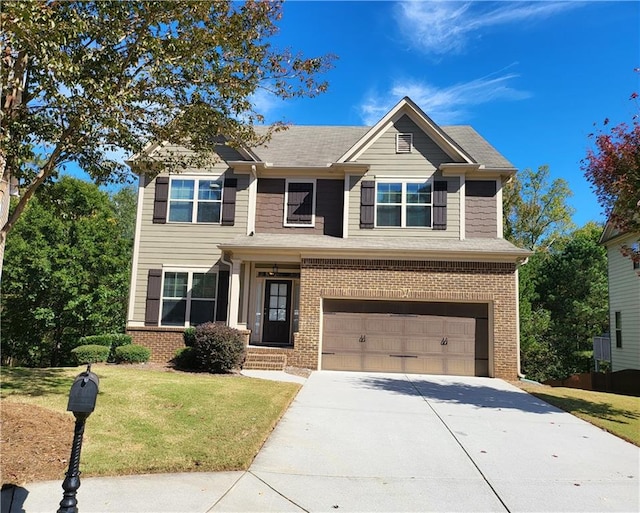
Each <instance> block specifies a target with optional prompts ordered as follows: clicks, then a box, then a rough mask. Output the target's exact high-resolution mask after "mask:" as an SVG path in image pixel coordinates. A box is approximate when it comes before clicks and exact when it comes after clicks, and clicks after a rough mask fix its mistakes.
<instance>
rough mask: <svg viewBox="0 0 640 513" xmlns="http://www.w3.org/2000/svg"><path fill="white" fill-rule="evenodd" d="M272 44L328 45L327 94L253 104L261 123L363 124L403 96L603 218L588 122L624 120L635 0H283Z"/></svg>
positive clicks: (631, 108) (639, 10)
mask: <svg viewBox="0 0 640 513" xmlns="http://www.w3.org/2000/svg"><path fill="white" fill-rule="evenodd" d="M280 27H281V30H280V33H279V35H278V37H277V39H276V41H275V44H276V45H278V46H280V47H284V46H289V47H291V48H292V49H295V50H300V51H302V52H304V53H305V54H307V55H309V56H311V55H318V54H325V53H333V54H336V55H337V56H338V60H337V61H336V63H335V68H334V69H333V70H332V71H330V72H329V73H328V74H327V79H328V80H329V82H330V87H329V91H328V92H327V93H326V94H324V95H321V96H319V97H317V98H314V99H304V100H296V101H289V102H287V103H284V102H280V101H274V100H273V99H272V98H269V97H267V96H259V97H258V98H257V101H258V102H259V105H260V106H261V107H262V108H263V110H264V111H265V112H266V113H267V119H268V120H272V121H273V120H276V119H284V120H285V121H287V122H290V123H293V124H302V125H362V124H373V123H375V122H376V121H377V120H378V119H379V118H380V117H382V116H383V115H384V114H385V113H386V112H387V111H388V110H389V109H390V108H391V107H393V105H395V104H396V103H397V102H398V101H399V100H400V99H401V98H402V97H403V96H405V95H408V96H410V97H411V98H412V99H413V100H414V101H416V102H417V103H418V104H419V105H420V106H421V107H422V109H423V110H424V111H425V112H426V113H427V114H428V115H429V116H430V117H431V118H433V119H434V121H436V122H437V123H438V124H443V125H448V124H469V125H472V126H473V127H474V128H475V129H476V130H477V131H478V132H479V133H480V134H482V135H483V136H484V137H485V138H486V139H487V140H488V141H489V142H490V143H491V144H492V145H493V146H495V147H496V148H497V149H498V150H499V151H500V152H502V153H503V154H504V155H505V156H506V157H507V158H508V159H509V160H510V161H511V162H512V163H513V164H514V165H515V166H516V167H517V168H519V169H524V168H533V169H537V168H538V167H539V166H541V165H543V164H548V165H549V167H550V170H551V174H552V177H553V178H556V177H562V178H564V179H565V180H567V181H568V183H569V186H570V187H571V189H572V191H573V192H574V197H573V198H571V199H570V204H571V205H572V206H573V207H574V208H575V209H576V214H575V215H574V222H575V223H576V224H577V225H578V226H581V225H582V224H584V223H585V222H587V221H589V220H598V221H602V220H603V218H602V215H601V212H600V207H599V206H598V204H597V202H596V199H595V196H594V194H593V193H592V192H591V190H590V187H589V185H588V183H587V182H586V180H585V179H584V177H583V173H582V171H581V170H580V160H581V159H583V158H584V156H585V154H586V150H587V148H588V147H589V145H590V144H591V143H590V139H589V137H588V135H589V134H590V133H592V132H593V130H594V123H602V121H603V120H604V119H605V118H609V119H610V120H611V122H612V123H618V122H622V121H626V122H630V121H631V119H632V116H633V115H635V114H638V113H640V107H639V105H638V104H637V103H634V102H632V101H630V100H629V97H630V95H631V93H632V92H634V91H638V92H640V85H639V83H640V73H634V71H633V70H634V68H637V67H640V3H639V2H547V1H536V2H455V3H449V2H424V1H415V2H387V1H384V2H383V1H378V2H364V1H361V2H359V1H356V2H341V1H332V2H328V1H324V2H319V1H318V2H310V1H295V0H294V1H289V2H287V3H285V6H284V13H283V18H282V20H281V22H280Z"/></svg>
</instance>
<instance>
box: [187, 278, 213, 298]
mask: <svg viewBox="0 0 640 513" xmlns="http://www.w3.org/2000/svg"><path fill="white" fill-rule="evenodd" d="M216 277H217V275H216V274H214V273H193V290H192V291H191V297H195V298H200V297H202V298H215V297H216Z"/></svg>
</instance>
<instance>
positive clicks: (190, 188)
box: [169, 178, 223, 223]
mask: <svg viewBox="0 0 640 513" xmlns="http://www.w3.org/2000/svg"><path fill="white" fill-rule="evenodd" d="M222 189H223V182H222V180H211V179H204V178H201V179H183V178H175V179H172V180H171V184H170V188H169V222H171V223H219V222H220V216H221V212H222Z"/></svg>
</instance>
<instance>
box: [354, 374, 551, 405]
mask: <svg viewBox="0 0 640 513" xmlns="http://www.w3.org/2000/svg"><path fill="white" fill-rule="evenodd" d="M475 379H477V381H475V380H474V382H468V383H465V382H462V381H453V380H452V381H446V382H439V381H440V380H441V376H438V377H437V379H434V380H433V381H431V380H428V379H427V378H424V377H422V376H421V377H417V376H415V377H413V376H412V377H408V376H405V375H402V378H400V377H398V378H391V377H387V376H380V377H374V376H370V377H367V378H363V379H360V380H359V382H360V384H361V386H363V387H366V388H372V389H381V390H387V391H389V392H393V393H396V394H403V395H410V396H420V397H424V398H425V399H427V400H429V401H434V402H439V403H453V404H468V405H471V406H475V407H477V408H489V409H495V410H519V411H524V412H528V413H538V414H545V413H558V412H560V411H562V410H560V409H559V408H556V407H555V406H552V405H550V404H548V403H546V402H544V401H542V400H540V399H537V398H536V397H534V396H532V395H530V394H527V393H526V392H524V391H521V390H518V389H513V390H509V389H501V388H497V387H492V386H487V385H484V384H482V383H483V382H484V381H485V379H484V378H475ZM490 379H491V378H486V380H490ZM496 385H497V386H504V382H502V381H496ZM507 386H509V385H507Z"/></svg>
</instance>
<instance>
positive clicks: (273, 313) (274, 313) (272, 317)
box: [269, 308, 278, 321]
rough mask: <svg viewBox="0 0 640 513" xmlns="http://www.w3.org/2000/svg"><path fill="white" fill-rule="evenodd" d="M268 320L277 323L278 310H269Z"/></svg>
mask: <svg viewBox="0 0 640 513" xmlns="http://www.w3.org/2000/svg"><path fill="white" fill-rule="evenodd" d="M269 320H270V321H277V320H278V310H276V309H275V308H269Z"/></svg>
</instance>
